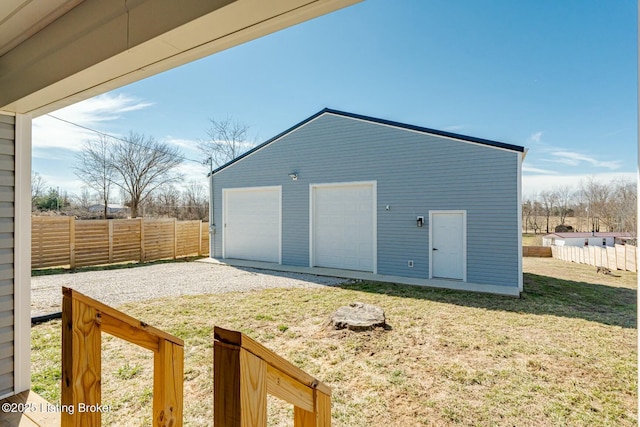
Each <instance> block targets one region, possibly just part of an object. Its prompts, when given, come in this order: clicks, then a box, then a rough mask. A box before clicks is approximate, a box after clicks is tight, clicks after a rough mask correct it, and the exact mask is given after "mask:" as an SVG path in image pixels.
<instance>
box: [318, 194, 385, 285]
mask: <svg viewBox="0 0 640 427" xmlns="http://www.w3.org/2000/svg"><path fill="white" fill-rule="evenodd" d="M311 193H312V194H311V197H312V221H311V222H312V236H311V238H312V242H311V245H312V260H311V263H312V265H314V266H318V267H332V268H340V269H345V270H360V271H371V272H375V250H376V249H375V248H376V244H375V239H376V237H375V223H376V219H375V218H376V216H375V215H376V212H375V184H374V183H352V184H340V185H318V186H313V187H312V188H311Z"/></svg>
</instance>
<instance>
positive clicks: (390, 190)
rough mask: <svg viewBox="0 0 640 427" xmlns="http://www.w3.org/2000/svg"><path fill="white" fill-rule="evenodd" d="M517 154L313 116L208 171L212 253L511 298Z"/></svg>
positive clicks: (351, 119)
mask: <svg viewBox="0 0 640 427" xmlns="http://www.w3.org/2000/svg"><path fill="white" fill-rule="evenodd" d="M524 155H525V149H524V148H523V147H519V146H515V145H511V144H505V143H501V142H496V141H489V140H485V139H481V138H475V137H469V136H465V135H459V134H453V133H450V132H442V131H437V130H433V129H428V128H423V127H418V126H413V125H407V124H404V123H398V122H392V121H388V120H382V119H376V118H373V117H367V116H361V115H357V114H351V113H346V112H342V111H336V110H330V109H324V110H322V111H320V112H319V113H317V114H315V115H313V116H311V117H309V118H308V119H306V120H304V121H303V122H301V123H299V124H297V125H295V126H294V127H292V128H290V129H288V130H287V131H285V132H283V133H281V134H280V135H278V136H276V137H274V138H272V139H270V140H268V141H267V142H265V143H263V144H261V145H259V146H258V147H256V148H254V149H253V150H251V151H249V152H247V153H246V154H244V155H242V156H241V157H239V158H237V159H235V160H233V161H232V162H229V163H227V164H226V165H224V166H222V167H220V168H218V169H216V170H214V171H213V172H212V174H211V192H212V194H211V202H212V203H211V210H212V212H213V225H214V227H212V230H213V235H212V240H211V242H212V251H211V254H212V257H213V258H216V259H220V260H223V261H224V262H227V263H230V264H234V263H235V264H241V265H253V266H256V267H262V268H276V269H283V270H294V271H307V272H314V273H316V274H328V275H337V276H343V277H350V278H361V279H366V280H380V281H391V282H398V283H410V284H416V285H426V286H435V287H447V288H453V289H464V290H472V291H479V292H492V293H499V294H506V295H519V293H520V292H521V291H522V249H521V248H522V242H521V233H520V230H521V224H520V221H521V215H520V194H521V177H520V175H521V165H522V160H523V157H524Z"/></svg>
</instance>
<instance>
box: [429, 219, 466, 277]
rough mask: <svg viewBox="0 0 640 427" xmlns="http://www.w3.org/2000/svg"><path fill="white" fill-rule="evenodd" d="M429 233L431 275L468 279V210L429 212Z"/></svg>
mask: <svg viewBox="0 0 640 427" xmlns="http://www.w3.org/2000/svg"><path fill="white" fill-rule="evenodd" d="M429 234H430V241H431V244H430V246H431V247H430V251H431V259H430V265H431V269H430V270H431V274H430V277H433V278H443V279H457V280H464V281H466V276H467V274H466V255H467V254H466V252H467V251H466V244H467V236H466V234H467V231H466V212H465V211H439V212H438V211H432V212H429Z"/></svg>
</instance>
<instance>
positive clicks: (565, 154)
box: [545, 150, 622, 170]
mask: <svg viewBox="0 0 640 427" xmlns="http://www.w3.org/2000/svg"><path fill="white" fill-rule="evenodd" d="M551 154H552V155H553V156H555V157H554V158H553V159H545V161H548V162H552V163H560V164H563V165H568V166H580V165H581V164H583V163H587V164H589V165H591V166H594V167H599V168H606V169H609V170H616V169H619V168H620V166H621V164H622V162H620V161H619V160H612V161H602V160H598V159H596V158H595V157H593V156H588V155H586V154H582V153H578V152H576V151H568V150H556V151H552V152H551Z"/></svg>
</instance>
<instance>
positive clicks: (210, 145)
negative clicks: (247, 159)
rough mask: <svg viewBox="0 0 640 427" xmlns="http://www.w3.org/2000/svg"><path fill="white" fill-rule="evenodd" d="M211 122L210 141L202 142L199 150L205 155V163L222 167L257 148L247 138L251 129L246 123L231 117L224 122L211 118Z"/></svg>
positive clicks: (208, 131)
mask: <svg viewBox="0 0 640 427" xmlns="http://www.w3.org/2000/svg"><path fill="white" fill-rule="evenodd" d="M209 122H210V123H211V125H210V127H209V129H207V135H209V139H207V140H205V141H201V142H200V143H199V144H198V149H199V150H200V151H201V152H202V154H203V155H204V158H205V161H207V162H209V161H211V165H212V166H216V167H220V166H222V165H224V164H226V163H228V162H230V161H231V160H233V159H235V158H236V157H238V156H240V155H241V154H243V153H245V152H246V151H248V150H250V149H251V148H253V147H254V146H255V143H254V142H253V141H250V140H249V139H248V137H247V134H248V131H249V127H248V126H247V125H245V124H244V123H241V122H238V121H235V120H233V119H232V118H231V117H227V118H226V119H224V120H216V119H214V118H211V119H209Z"/></svg>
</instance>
